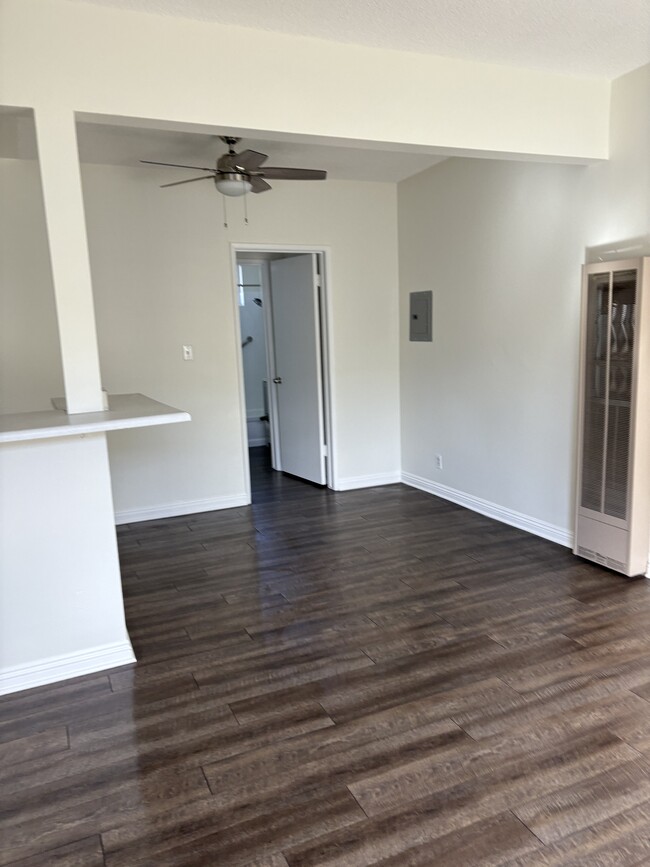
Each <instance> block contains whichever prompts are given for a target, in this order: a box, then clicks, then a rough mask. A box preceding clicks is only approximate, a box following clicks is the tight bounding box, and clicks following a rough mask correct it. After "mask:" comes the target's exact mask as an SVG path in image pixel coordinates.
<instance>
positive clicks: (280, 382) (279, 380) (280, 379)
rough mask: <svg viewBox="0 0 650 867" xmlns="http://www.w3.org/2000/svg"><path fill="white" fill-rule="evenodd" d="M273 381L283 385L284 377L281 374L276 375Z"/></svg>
mask: <svg viewBox="0 0 650 867" xmlns="http://www.w3.org/2000/svg"><path fill="white" fill-rule="evenodd" d="M273 382H274V383H275V384H276V385H282V377H281V376H274V377H273Z"/></svg>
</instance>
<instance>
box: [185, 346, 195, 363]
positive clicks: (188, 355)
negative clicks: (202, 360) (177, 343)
mask: <svg viewBox="0 0 650 867" xmlns="http://www.w3.org/2000/svg"><path fill="white" fill-rule="evenodd" d="M183 361H194V350H193V349H192V346H191V345H190V344H189V343H186V344H184V346H183Z"/></svg>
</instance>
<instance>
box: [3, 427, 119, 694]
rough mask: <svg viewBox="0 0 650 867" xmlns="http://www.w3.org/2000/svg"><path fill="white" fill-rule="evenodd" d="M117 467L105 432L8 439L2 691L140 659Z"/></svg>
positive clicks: (9, 690)
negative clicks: (118, 524)
mask: <svg viewBox="0 0 650 867" xmlns="http://www.w3.org/2000/svg"><path fill="white" fill-rule="evenodd" d="M108 473H109V470H108V456H107V451H106V439H105V436H104V435H103V434H91V435H87V436H85V437H65V438H59V439H49V440H36V441H33V442H19V443H4V444H2V446H0V478H1V479H2V485H1V486H0V567H1V568H0V599H1V600H2V604H1V605H0V694H2V693H5V692H12V691H14V690H16V689H25V688H28V687H31V686H38V685H40V684H42V683H49V682H51V681H56V680H61V679H62V678H65V677H73V676H75V675H80V674H86V673H89V672H91V671H97V670H99V669H102V668H109V667H112V666H116V665H123V664H125V663H127V662H132V661H133V651H132V650H131V645H130V642H129V639H128V635H127V632H126V626H125V623H124V611H123V607H122V588H121V586H120V571H119V564H118V558H117V544H116V541H115V533H114V532H113V533H106V532H105V527H106V526H109V527H110V522H111V519H112V508H111V500H110V496H109V497H106V496H105V493H106V491H108V490H109V487H108V486H109V478H108ZM29 531H31V536H29V537H28V538H26V533H27V532H29ZM71 537H72V543H71Z"/></svg>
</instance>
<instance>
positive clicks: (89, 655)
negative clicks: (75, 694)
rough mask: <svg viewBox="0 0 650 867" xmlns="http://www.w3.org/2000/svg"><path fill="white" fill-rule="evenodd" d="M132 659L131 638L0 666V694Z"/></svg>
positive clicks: (102, 669)
mask: <svg viewBox="0 0 650 867" xmlns="http://www.w3.org/2000/svg"><path fill="white" fill-rule="evenodd" d="M135 661H136V660H135V654H134V653H133V648H132V647H131V642H130V641H119V642H117V643H116V644H104V645H102V646H100V647H94V648H92V650H84V651H82V652H81V653H70V654H67V655H65V656H51V657H49V658H48V659H41V660H40V661H39V662H33V663H30V664H29V665H17V666H14V667H12V668H5V669H0V695H7V694H8V693H10V692H19V691H20V690H23V689H33V688H34V687H35V686H45V685H46V684H48V683H56V682H57V681H59V680H68V679H69V678H71V677H80V676H81V675H82V674H94V673H96V672H98V671H105V670H106V669H109V668H118V667H119V666H120V665H129V664H130V663H132V662H135Z"/></svg>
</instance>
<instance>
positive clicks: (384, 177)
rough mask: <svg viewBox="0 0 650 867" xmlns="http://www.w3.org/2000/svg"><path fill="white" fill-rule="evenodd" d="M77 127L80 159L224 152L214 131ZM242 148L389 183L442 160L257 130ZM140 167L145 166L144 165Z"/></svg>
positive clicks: (174, 172)
mask: <svg viewBox="0 0 650 867" xmlns="http://www.w3.org/2000/svg"><path fill="white" fill-rule="evenodd" d="M77 129H78V133H77V135H78V141H79V156H80V159H81V162H85V163H103V164H106V165H124V166H140V163H139V160H141V159H147V160H158V161H160V162H168V163H182V164H191V165H195V166H199V167H202V166H205V167H208V168H210V167H214V164H215V162H216V160H217V157H219V156H220V155H221V154H223V153H225V152H226V150H227V146H226V145H225V144H224V143H223V142H222V141H220V140H219V138H217V136H216V135H208V134H204V133H196V132H179V131H176V130H160V129H144V128H135V127H127V126H112V125H104V124H98V123H80V124H79V125H78V128H77ZM224 132H227V130H224ZM246 148H250V149H251V150H256V151H261V152H262V153H265V154H268V155H269V159H268V160H267V165H269V166H295V167H296V168H308V169H325V170H326V171H327V174H328V177H329V178H332V179H339V180H355V181H386V182H390V183H393V182H397V181H401V180H403V179H404V178H407V177H410V176H411V175H414V174H416V173H417V172H421V171H424V169H426V168H429V166H432V165H434V163H437V162H440V160H442V159H444V158H445V157H444V156H439V155H437V154H432V153H407V152H400V151H399V150H390V151H389V150H375V149H373V150H366V149H362V148H358V147H356V148H355V147H346V146H344V145H343V146H338V145H323V144H313V143H306V142H304V141H302V140H301V141H297V140H292V139H291V138H290V137H288V136H287V137H285V138H283V139H282V140H280V138H279V136H278V137H277V138H274V139H273V140H271V139H268V138H266V137H264V136H263V135H262V136H259V134H258V135H257V136H255V135H254V134H251V136H250V137H245V138H243V140H242V141H241V143H240V144H239V145H238V146H237V150H244V149H246ZM141 168H142V169H143V171H146V170H147V169H146V167H145V166H141ZM168 171H169V175H170V177H169V180H170V181H175V180H181V179H183V178H186V177H192V176H193V175H196V174H197V173H196V172H194V173H192V172H188V171H186V170H183V169H173V168H170V169H169V170H168Z"/></svg>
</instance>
